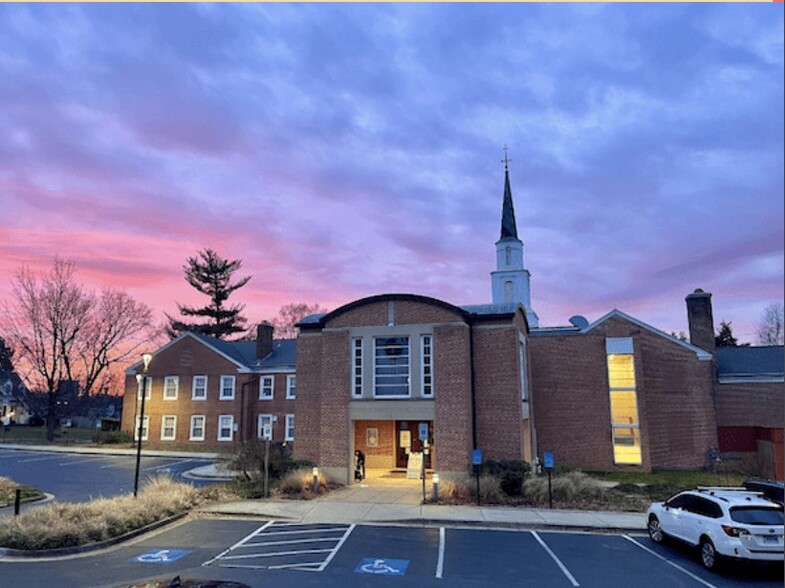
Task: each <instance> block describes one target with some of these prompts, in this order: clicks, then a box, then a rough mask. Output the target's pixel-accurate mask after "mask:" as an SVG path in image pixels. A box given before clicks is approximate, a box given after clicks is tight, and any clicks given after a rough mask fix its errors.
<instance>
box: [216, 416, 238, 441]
mask: <svg viewBox="0 0 785 588" xmlns="http://www.w3.org/2000/svg"><path fill="white" fill-rule="evenodd" d="M222 419H230V420H229V436H228V437H221V420H222ZM216 438H217V439H218V441H232V440H233V439H234V415H232V414H220V415H218V434H217V435H216Z"/></svg>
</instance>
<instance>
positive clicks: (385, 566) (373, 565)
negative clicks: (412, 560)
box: [354, 557, 409, 576]
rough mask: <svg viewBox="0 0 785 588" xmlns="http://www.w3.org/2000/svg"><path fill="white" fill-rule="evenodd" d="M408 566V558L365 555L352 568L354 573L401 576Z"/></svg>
mask: <svg viewBox="0 0 785 588" xmlns="http://www.w3.org/2000/svg"><path fill="white" fill-rule="evenodd" d="M408 567H409V560H408V559H382V558H380V557H366V558H364V559H363V560H362V561H361V562H360V563H359V564H358V565H357V567H356V568H354V573H355V574H375V575H377V576H403V575H404V574H405V573H406V569H407V568H408Z"/></svg>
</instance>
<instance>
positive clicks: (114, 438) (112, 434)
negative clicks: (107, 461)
mask: <svg viewBox="0 0 785 588" xmlns="http://www.w3.org/2000/svg"><path fill="white" fill-rule="evenodd" d="M131 441H132V437H131V435H130V434H129V433H126V432H125V431H96V433H95V435H93V443H95V444H96V445H126V444H129V443H131Z"/></svg>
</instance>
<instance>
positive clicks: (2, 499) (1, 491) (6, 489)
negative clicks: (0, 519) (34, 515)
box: [0, 478, 44, 505]
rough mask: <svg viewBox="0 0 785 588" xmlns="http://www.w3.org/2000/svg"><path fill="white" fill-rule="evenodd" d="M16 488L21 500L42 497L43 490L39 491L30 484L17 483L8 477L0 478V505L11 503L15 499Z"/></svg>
mask: <svg viewBox="0 0 785 588" xmlns="http://www.w3.org/2000/svg"><path fill="white" fill-rule="evenodd" d="M17 488H18V489H19V490H20V491H21V498H22V501H23V502H25V501H27V500H35V499H38V498H43V497H44V494H43V492H40V491H39V490H37V489H35V488H33V487H32V486H26V485H24V484H17V483H16V482H14V481H13V480H11V479H9V478H0V505H6V504H13V503H14V501H15V500H16V489H17Z"/></svg>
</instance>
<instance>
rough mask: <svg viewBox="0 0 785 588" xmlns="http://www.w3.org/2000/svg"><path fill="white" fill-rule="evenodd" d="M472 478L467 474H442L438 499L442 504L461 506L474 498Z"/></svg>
mask: <svg viewBox="0 0 785 588" xmlns="http://www.w3.org/2000/svg"><path fill="white" fill-rule="evenodd" d="M473 487H474V478H472V477H470V476H469V475H468V474H442V475H441V477H440V480H439V497H440V499H441V500H443V501H444V502H454V503H457V504H461V503H464V502H469V501H470V500H471V498H472V496H474V490H473Z"/></svg>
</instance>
